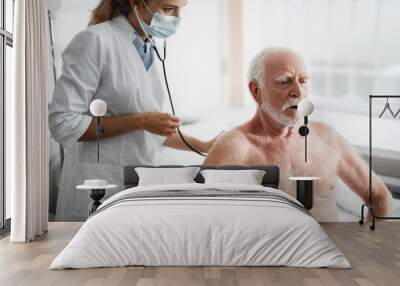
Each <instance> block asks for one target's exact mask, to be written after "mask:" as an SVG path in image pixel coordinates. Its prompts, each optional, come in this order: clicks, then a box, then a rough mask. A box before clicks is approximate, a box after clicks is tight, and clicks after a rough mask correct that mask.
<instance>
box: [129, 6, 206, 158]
mask: <svg viewBox="0 0 400 286" xmlns="http://www.w3.org/2000/svg"><path fill="white" fill-rule="evenodd" d="M135 13H136V17H137V18H138V20H139V25H140V27H141V28H142V31H143V32H144V34H145V35H146V38H147V39H148V40H149V41H150V43H151V47H152V48H153V49H154V51H155V53H156V55H157V58H158V59H159V60H160V62H161V63H162V67H163V74H164V81H165V86H166V87H167V93H168V98H169V102H170V104H171V109H172V114H173V115H174V116H176V113H175V108H174V104H173V102H172V97H171V90H170V88H169V84H168V77H167V71H166V67H165V62H166V59H167V40H164V44H163V51H164V56H163V57H161V54H160V52H159V51H158V49H157V46H156V44H155V43H154V41H153V40H152V39H151V38H150V37H149V35H148V34H147V33H146V31H145V30H144V29H143V27H142V25H141V23H140V20H142V19H141V17H140V15H139V13H138V11H137V6H135ZM177 130H178V134H179V136H180V137H181V139H182V141H183V143H185V145H186V146H187V147H188V148H189V149H190V150H192V151H193V152H195V153H196V154H199V155H200V156H203V157H207V155H205V154H203V153H201V152H200V151H198V150H197V149H196V148H194V147H193V146H192V145H190V144H189V142H187V141H186V139H185V137H184V136H183V134H182V132H181V130H180V128H179V127H178V128H177Z"/></svg>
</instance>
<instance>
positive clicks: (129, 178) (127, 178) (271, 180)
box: [123, 165, 279, 189]
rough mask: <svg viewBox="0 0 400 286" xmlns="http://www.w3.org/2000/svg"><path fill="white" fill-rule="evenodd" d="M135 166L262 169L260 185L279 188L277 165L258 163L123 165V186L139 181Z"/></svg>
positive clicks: (126, 187) (196, 178)
mask: <svg viewBox="0 0 400 286" xmlns="http://www.w3.org/2000/svg"><path fill="white" fill-rule="evenodd" d="M137 167H146V168H182V167H200V168H201V169H202V170H205V169H217V170H249V169H251V170H254V169H255V170H263V171H265V175H264V177H263V179H262V182H261V183H262V185H263V186H265V187H270V188H274V189H278V188H279V167H278V166H274V165H259V166H239V165H234V166H233V165H227V166H204V165H190V166H182V165H163V166H143V165H136V166H125V167H124V177H123V178H124V188H125V189H128V188H133V187H136V186H137V185H138V183H139V177H138V174H137V173H136V171H135V168H137ZM194 180H195V181H196V182H197V183H204V178H203V176H202V175H201V174H200V172H199V173H198V174H197V176H196V177H195V178H194Z"/></svg>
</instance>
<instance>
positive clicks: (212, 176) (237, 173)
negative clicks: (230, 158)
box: [200, 169, 266, 185]
mask: <svg viewBox="0 0 400 286" xmlns="http://www.w3.org/2000/svg"><path fill="white" fill-rule="evenodd" d="M265 173H266V172H265V171H262V170H215V169H210V170H201V171H200V174H201V175H202V176H203V177H204V183H206V184H210V183H234V184H247V185H261V182H262V179H263V177H264V175H265Z"/></svg>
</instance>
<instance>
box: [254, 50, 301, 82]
mask: <svg viewBox="0 0 400 286" xmlns="http://www.w3.org/2000/svg"><path fill="white" fill-rule="evenodd" d="M278 53H292V54H296V55H298V56H299V57H301V56H300V55H299V54H298V53H296V52H295V51H293V50H291V49H289V48H284V47H268V48H265V49H264V50H262V51H261V52H260V53H258V54H257V55H256V56H255V57H254V58H253V59H252V60H251V62H250V66H249V70H248V73H247V80H248V82H251V81H253V80H255V81H257V82H258V84H259V85H260V86H262V87H263V86H264V80H265V76H266V69H265V61H266V60H267V59H268V58H269V57H271V56H272V55H274V54H278Z"/></svg>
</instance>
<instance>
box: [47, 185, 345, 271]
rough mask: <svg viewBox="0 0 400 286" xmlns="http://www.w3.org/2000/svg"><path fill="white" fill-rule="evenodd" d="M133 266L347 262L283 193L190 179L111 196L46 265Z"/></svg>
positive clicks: (334, 265) (341, 264)
mask: <svg viewBox="0 0 400 286" xmlns="http://www.w3.org/2000/svg"><path fill="white" fill-rule="evenodd" d="M134 265H143V266H291V267H330V268H350V267H351V266H350V263H349V262H348V260H347V259H346V258H345V256H344V255H343V253H342V252H341V251H340V250H339V249H338V248H337V247H336V245H335V244H334V243H333V242H332V241H331V240H330V238H329V237H328V236H327V234H326V233H325V232H324V230H323V229H322V228H321V226H320V225H319V224H318V223H317V222H316V221H315V220H314V219H313V218H312V217H311V216H310V215H309V213H308V211H307V210H306V209H305V208H304V207H303V206H302V205H301V204H300V203H299V202H298V201H296V200H295V199H294V198H292V197H291V196H289V195H287V194H285V193H284V192H282V191H279V190H276V189H273V188H269V187H263V186H256V185H240V184H198V183H192V184H175V185H159V186H158V185H157V186H138V187H134V188H131V189H127V190H125V191H123V192H120V193H118V194H115V195H114V196H112V197H110V198H109V199H108V200H106V201H105V202H104V203H103V204H102V205H101V206H100V207H99V209H98V210H97V211H96V212H95V213H94V214H93V215H92V216H91V217H89V219H88V220H87V221H86V222H85V223H84V224H83V225H82V227H81V229H80V230H79V231H78V233H77V234H76V235H75V237H74V238H73V239H72V240H71V242H70V243H69V244H68V245H67V246H66V247H65V249H64V250H63V251H62V252H61V253H60V254H59V255H58V256H57V257H56V259H55V260H54V261H53V262H52V264H51V265H50V269H66V268H67V269H68V268H93V267H121V266H134Z"/></svg>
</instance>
